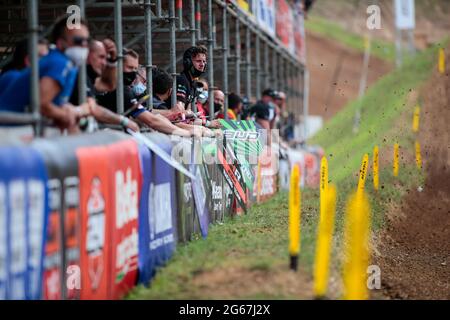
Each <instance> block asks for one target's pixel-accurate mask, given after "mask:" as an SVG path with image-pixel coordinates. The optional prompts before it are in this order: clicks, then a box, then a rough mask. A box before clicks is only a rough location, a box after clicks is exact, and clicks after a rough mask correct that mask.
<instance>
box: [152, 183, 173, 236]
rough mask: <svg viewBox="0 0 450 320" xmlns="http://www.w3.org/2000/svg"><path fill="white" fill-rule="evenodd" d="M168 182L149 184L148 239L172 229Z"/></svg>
mask: <svg viewBox="0 0 450 320" xmlns="http://www.w3.org/2000/svg"><path fill="white" fill-rule="evenodd" d="M170 196H171V191H170V183H163V184H158V185H155V184H153V183H152V184H151V185H150V192H149V197H150V198H149V204H150V205H149V227H150V240H154V239H155V237H156V235H157V234H159V233H162V232H165V231H167V230H170V229H172V202H171V199H170Z"/></svg>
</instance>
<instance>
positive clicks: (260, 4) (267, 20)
mask: <svg viewBox="0 0 450 320" xmlns="http://www.w3.org/2000/svg"><path fill="white" fill-rule="evenodd" d="M254 4H255V6H254V8H253V10H254V13H255V15H256V19H257V21H258V24H259V26H260V27H261V29H263V30H264V31H266V32H267V33H268V34H269V35H271V36H272V37H275V12H276V10H275V0H254Z"/></svg>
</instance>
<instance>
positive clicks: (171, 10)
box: [169, 0, 187, 107]
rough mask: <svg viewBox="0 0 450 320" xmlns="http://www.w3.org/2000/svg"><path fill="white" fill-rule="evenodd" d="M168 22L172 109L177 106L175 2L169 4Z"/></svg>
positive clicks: (171, 0) (173, 0) (171, 1)
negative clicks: (172, 79)
mask: <svg viewBox="0 0 450 320" xmlns="http://www.w3.org/2000/svg"><path fill="white" fill-rule="evenodd" d="M169 21H170V72H171V74H172V76H173V78H174V81H173V84H172V96H171V98H172V100H171V104H172V107H174V106H175V105H176V104H177V95H176V92H177V79H176V76H177V56H176V54H177V52H176V39H175V27H176V26H175V23H176V18H175V0H170V2H169ZM186 107H187V106H186Z"/></svg>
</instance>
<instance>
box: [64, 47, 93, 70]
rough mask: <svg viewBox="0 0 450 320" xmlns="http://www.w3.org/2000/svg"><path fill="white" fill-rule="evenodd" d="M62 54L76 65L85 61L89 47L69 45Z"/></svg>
mask: <svg viewBox="0 0 450 320" xmlns="http://www.w3.org/2000/svg"><path fill="white" fill-rule="evenodd" d="M64 54H65V55H66V56H67V57H68V58H69V59H70V60H72V62H73V63H74V64H75V65H76V66H77V67H79V66H81V65H82V64H83V63H84V62H86V59H87V56H88V54H89V48H84V47H70V48H67V49H66V50H65V51H64Z"/></svg>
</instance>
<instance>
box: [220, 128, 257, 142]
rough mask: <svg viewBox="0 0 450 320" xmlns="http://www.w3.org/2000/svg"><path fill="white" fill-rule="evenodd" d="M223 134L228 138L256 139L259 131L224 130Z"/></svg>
mask: <svg viewBox="0 0 450 320" xmlns="http://www.w3.org/2000/svg"><path fill="white" fill-rule="evenodd" d="M223 134H224V136H225V137H226V138H227V139H230V140H258V138H259V132H256V131H242V130H236V131H231V130H225V131H223Z"/></svg>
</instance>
